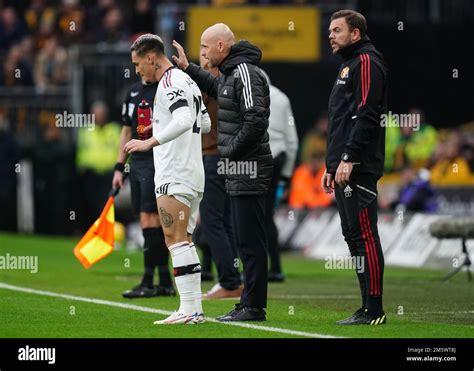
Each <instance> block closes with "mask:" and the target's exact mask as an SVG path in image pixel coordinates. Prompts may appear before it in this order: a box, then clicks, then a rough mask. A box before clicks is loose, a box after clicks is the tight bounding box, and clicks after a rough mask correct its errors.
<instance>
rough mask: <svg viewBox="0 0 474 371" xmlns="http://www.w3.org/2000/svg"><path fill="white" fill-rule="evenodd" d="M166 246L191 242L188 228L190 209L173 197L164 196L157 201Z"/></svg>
mask: <svg viewBox="0 0 474 371" xmlns="http://www.w3.org/2000/svg"><path fill="white" fill-rule="evenodd" d="M156 203H157V206H158V212H159V214H160V220H161V226H162V228H163V233H164V235H165V241H166V246H168V247H169V246H171V245H173V244H175V243H178V242H182V241H189V237H188V232H187V227H188V221H189V212H190V208H189V207H187V206H186V205H185V204H183V203H182V202H180V201H178V200H177V199H176V198H174V197H173V196H168V195H163V196H160V197H159V198H157V199H156Z"/></svg>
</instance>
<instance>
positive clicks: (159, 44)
mask: <svg viewBox="0 0 474 371" xmlns="http://www.w3.org/2000/svg"><path fill="white" fill-rule="evenodd" d="M130 51H132V52H136V53H137V54H138V55H140V56H142V55H143V54H146V53H156V54H158V55H162V54H164V53H165V48H164V46H163V40H161V37H159V36H158V35H153V34H151V33H147V34H145V35H141V36H140V37H139V38H138V39H136V40H135V42H134V43H133V44H132V46H131V47H130Z"/></svg>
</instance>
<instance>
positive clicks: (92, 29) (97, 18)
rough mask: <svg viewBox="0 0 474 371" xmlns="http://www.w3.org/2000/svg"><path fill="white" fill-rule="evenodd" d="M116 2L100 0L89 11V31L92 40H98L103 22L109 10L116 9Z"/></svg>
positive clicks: (113, 0) (87, 18)
mask: <svg viewBox="0 0 474 371" xmlns="http://www.w3.org/2000/svg"><path fill="white" fill-rule="evenodd" d="M116 6H117V4H116V3H115V0H98V1H97V4H95V5H94V6H93V7H90V8H88V10H87V17H86V21H87V30H88V32H89V33H90V36H91V39H92V40H96V39H97V35H98V34H99V32H100V29H101V27H102V21H103V19H104V16H105V14H106V13H107V12H108V11H109V9H111V8H114V7H116Z"/></svg>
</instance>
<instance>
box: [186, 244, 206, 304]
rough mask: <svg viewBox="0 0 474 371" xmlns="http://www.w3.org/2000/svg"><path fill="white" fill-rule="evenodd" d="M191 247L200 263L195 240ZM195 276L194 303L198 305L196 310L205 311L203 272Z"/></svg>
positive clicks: (195, 258)
mask: <svg viewBox="0 0 474 371" xmlns="http://www.w3.org/2000/svg"><path fill="white" fill-rule="evenodd" d="M189 247H190V249H191V253H192V254H193V257H194V260H195V261H197V262H198V263H200V261H199V255H198V253H197V251H196V247H195V246H194V242H191V243H190V244H189ZM193 276H196V277H195V282H194V285H195V288H194V290H195V291H194V293H195V298H194V300H195V301H194V303H195V305H196V310H197V312H198V313H204V311H203V310H202V291H201V272H199V273H196V274H193Z"/></svg>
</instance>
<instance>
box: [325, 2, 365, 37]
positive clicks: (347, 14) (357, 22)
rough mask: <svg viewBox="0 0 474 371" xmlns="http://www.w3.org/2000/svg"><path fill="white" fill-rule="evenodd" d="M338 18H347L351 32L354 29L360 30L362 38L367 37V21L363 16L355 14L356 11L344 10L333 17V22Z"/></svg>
mask: <svg viewBox="0 0 474 371" xmlns="http://www.w3.org/2000/svg"><path fill="white" fill-rule="evenodd" d="M338 18H345V19H346V22H347V24H348V25H349V29H350V30H351V31H352V30H354V28H358V29H359V31H360V37H364V36H365V34H366V32H367V21H366V20H365V17H364V16H363V15H362V14H360V13H358V12H355V11H354V10H348V9H344V10H339V11H337V12H335V13H333V14H332V15H331V21H333V20H335V19H338Z"/></svg>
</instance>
